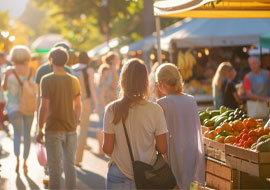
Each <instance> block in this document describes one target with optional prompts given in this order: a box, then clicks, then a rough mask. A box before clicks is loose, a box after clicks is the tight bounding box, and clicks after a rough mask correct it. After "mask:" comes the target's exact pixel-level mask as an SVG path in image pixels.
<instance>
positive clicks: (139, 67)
mask: <svg viewBox="0 0 270 190" xmlns="http://www.w3.org/2000/svg"><path fill="white" fill-rule="evenodd" d="M148 96H149V81H148V72H147V69H146V66H145V64H144V62H143V61H142V60H140V59H137V58H133V59H129V60H128V61H127V62H126V63H125V64H124V66H123V68H122V71H121V75H120V98H119V99H118V100H117V101H115V102H114V103H113V105H112V106H113V111H114V119H113V124H117V123H118V122H119V121H121V120H122V119H123V120H124V121H125V120H126V119H127V117H128V110H129V108H130V107H131V106H134V105H136V104H138V103H139V102H140V101H141V100H144V99H146V98H147V97H148Z"/></svg>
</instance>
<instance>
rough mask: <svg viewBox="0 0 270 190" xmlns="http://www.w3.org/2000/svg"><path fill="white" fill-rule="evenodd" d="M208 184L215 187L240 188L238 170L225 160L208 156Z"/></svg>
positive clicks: (206, 166)
mask: <svg viewBox="0 0 270 190" xmlns="http://www.w3.org/2000/svg"><path fill="white" fill-rule="evenodd" d="M205 168H206V169H205V170H206V176H205V177H206V184H207V186H208V187H211V188H214V189H224V190H227V189H228V190H229V189H238V181H239V180H238V172H237V171H236V170H235V169H232V168H230V167H228V166H226V164H225V163H224V162H220V161H218V160H215V159H212V158H209V157H207V159H206V165H205Z"/></svg>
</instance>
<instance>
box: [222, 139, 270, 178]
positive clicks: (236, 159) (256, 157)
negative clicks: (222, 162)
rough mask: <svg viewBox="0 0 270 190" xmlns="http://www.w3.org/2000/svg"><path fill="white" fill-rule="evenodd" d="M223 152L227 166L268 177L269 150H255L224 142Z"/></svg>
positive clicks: (269, 164)
mask: <svg viewBox="0 0 270 190" xmlns="http://www.w3.org/2000/svg"><path fill="white" fill-rule="evenodd" d="M225 153H226V156H225V157H226V164H227V165H228V166H230V167H232V168H235V169H237V170H240V171H242V172H245V173H248V174H251V175H254V176H257V177H261V178H267V177H270V152H257V151H252V150H249V149H244V148H241V147H236V146H233V145H230V144H226V145H225Z"/></svg>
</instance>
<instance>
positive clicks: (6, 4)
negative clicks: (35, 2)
mask: <svg viewBox="0 0 270 190" xmlns="http://www.w3.org/2000/svg"><path fill="white" fill-rule="evenodd" d="M27 1H28V0H0V11H7V10H9V16H10V17H12V18H18V17H19V16H20V15H21V14H22V13H23V11H24V8H25V5H26V3H27Z"/></svg>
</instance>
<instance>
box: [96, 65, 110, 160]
mask: <svg viewBox="0 0 270 190" xmlns="http://www.w3.org/2000/svg"><path fill="white" fill-rule="evenodd" d="M98 74H99V81H98V89H97V91H98V95H99V96H98V97H99V106H98V114H99V129H98V131H97V134H96V135H97V139H98V143H99V153H98V154H99V155H101V156H102V155H104V152H103V150H102V142H103V133H102V129H103V118H104V110H105V106H106V105H107V104H108V103H109V102H110V96H108V91H109V90H110V89H109V88H110V87H109V81H108V79H109V74H110V67H109V65H107V64H102V65H101V66H100V67H99V70H98Z"/></svg>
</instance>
